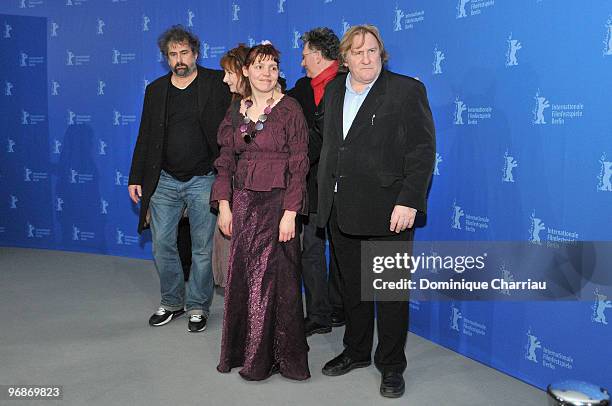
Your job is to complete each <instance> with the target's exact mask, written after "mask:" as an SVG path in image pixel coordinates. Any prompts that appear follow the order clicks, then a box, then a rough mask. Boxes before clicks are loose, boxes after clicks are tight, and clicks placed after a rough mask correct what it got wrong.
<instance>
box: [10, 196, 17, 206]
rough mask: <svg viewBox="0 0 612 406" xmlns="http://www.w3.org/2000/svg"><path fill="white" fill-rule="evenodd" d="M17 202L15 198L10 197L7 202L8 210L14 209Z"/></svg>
mask: <svg viewBox="0 0 612 406" xmlns="http://www.w3.org/2000/svg"><path fill="white" fill-rule="evenodd" d="M18 201H19V199H17V196H15V195H11V196H10V200H9V209H16V208H17V202H18Z"/></svg>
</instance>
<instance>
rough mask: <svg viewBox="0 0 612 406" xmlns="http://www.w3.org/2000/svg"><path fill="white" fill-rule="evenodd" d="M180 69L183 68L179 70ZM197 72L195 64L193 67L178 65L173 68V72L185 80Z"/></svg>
mask: <svg viewBox="0 0 612 406" xmlns="http://www.w3.org/2000/svg"><path fill="white" fill-rule="evenodd" d="M179 68H181V69H180V70H179ZM195 70H196V65H195V63H194V64H193V65H192V66H187V65H184V64H176V65H174V68H172V72H174V74H175V75H176V76H178V77H181V78H184V77H187V76H189V75H191V74H192V73H193V72H194V71H195Z"/></svg>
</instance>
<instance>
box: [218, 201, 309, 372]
mask: <svg viewBox="0 0 612 406" xmlns="http://www.w3.org/2000/svg"><path fill="white" fill-rule="evenodd" d="M283 192H284V191H283V190H281V189H273V190H272V191H270V192H255V191H252V190H246V189H236V190H234V195H233V203H232V228H233V230H232V242H231V248H230V256H229V270H228V275H227V286H226V287H225V311H224V316H223V338H222V340H221V359H220V361H219V365H218V366H217V370H218V371H219V372H229V371H230V370H231V369H232V368H234V367H239V366H242V369H241V370H240V375H241V376H242V377H243V378H245V379H247V380H262V379H266V378H268V377H269V376H270V375H271V374H273V373H274V372H276V371H278V372H280V373H281V374H282V375H283V376H284V377H286V378H290V379H297V380H303V379H308V378H309V377H310V371H309V369H308V344H307V343H306V336H305V334H304V320H303V317H304V314H303V310H302V295H301V288H300V271H301V265H300V245H299V239H298V238H297V237H295V238H293V239H291V240H290V241H288V242H284V243H281V242H278V226H279V223H280V219H281V217H282V214H283V210H282V198H283Z"/></svg>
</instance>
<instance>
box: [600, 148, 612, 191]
mask: <svg viewBox="0 0 612 406" xmlns="http://www.w3.org/2000/svg"><path fill="white" fill-rule="evenodd" d="M599 163H600V165H601V170H600V171H599V175H598V176H597V179H598V180H599V183H598V184H597V190H598V191H602V192H612V161H608V160H607V158H606V154H605V153H603V154H602V155H601V158H599Z"/></svg>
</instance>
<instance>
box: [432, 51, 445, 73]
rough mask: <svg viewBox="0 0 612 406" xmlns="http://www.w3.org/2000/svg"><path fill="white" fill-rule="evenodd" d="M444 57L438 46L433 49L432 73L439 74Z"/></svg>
mask: <svg viewBox="0 0 612 406" xmlns="http://www.w3.org/2000/svg"><path fill="white" fill-rule="evenodd" d="M445 59H446V56H445V55H444V52H442V51H440V50H438V46H436V48H435V49H434V61H433V74H434V75H439V74H441V73H442V65H441V63H442V61H443V60H445Z"/></svg>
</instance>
